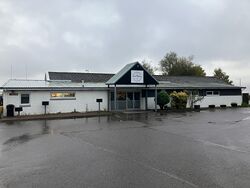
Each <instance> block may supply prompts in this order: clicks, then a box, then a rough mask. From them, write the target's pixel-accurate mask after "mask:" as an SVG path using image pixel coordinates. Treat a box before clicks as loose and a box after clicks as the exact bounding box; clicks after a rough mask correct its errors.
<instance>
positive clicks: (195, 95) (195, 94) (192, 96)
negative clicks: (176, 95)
mask: <svg viewBox="0 0 250 188" xmlns="http://www.w3.org/2000/svg"><path fill="white" fill-rule="evenodd" d="M186 93H187V94H188V101H189V104H190V108H191V109H193V108H194V105H195V103H197V102H199V101H202V100H203V99H204V96H200V94H199V90H190V91H186Z"/></svg>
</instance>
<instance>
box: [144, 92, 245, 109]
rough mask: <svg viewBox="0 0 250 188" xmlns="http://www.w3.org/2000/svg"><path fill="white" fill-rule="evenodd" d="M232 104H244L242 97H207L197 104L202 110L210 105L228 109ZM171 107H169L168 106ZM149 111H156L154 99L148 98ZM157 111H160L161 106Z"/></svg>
mask: <svg viewBox="0 0 250 188" xmlns="http://www.w3.org/2000/svg"><path fill="white" fill-rule="evenodd" d="M231 103H237V104H238V106H240V105H241V103H242V96H241V95H237V96H209V97H208V96H206V97H204V99H203V100H202V101H198V102H197V103H196V104H197V105H200V106H201V108H207V107H208V106H209V105H215V106H216V107H220V105H226V106H228V107H230V106H231ZM189 104H190V103H189V102H188V104H187V107H190V105H189ZM168 106H169V105H168ZM144 108H145V99H144V98H143V99H142V109H144ZM148 109H155V101H154V97H149V98H148ZM157 109H160V108H159V106H158V107H157Z"/></svg>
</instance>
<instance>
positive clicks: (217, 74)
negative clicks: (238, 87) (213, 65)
mask: <svg viewBox="0 0 250 188" xmlns="http://www.w3.org/2000/svg"><path fill="white" fill-rule="evenodd" d="M214 77H216V78H218V79H220V80H223V81H224V82H226V83H228V84H230V85H232V84H233V81H231V80H229V76H228V75H227V74H226V73H225V72H223V71H222V69H221V68H217V69H214Z"/></svg>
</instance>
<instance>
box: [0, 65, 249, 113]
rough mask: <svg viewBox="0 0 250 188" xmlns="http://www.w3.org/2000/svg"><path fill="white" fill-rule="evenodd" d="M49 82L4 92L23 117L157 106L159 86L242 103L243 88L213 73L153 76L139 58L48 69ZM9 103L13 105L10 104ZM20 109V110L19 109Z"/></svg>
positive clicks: (208, 101)
mask: <svg viewBox="0 0 250 188" xmlns="http://www.w3.org/2000/svg"><path fill="white" fill-rule="evenodd" d="M48 74H49V80H15V79H12V80H9V81H7V82H6V83H5V84H4V85H3V86H2V87H1V88H0V89H2V90H3V107H4V115H5V116H6V115H7V108H9V109H10V106H12V108H16V107H22V110H23V111H22V112H21V114H22V115H28V114H43V113H44V108H45V106H44V104H46V103H47V106H46V110H47V112H48V113H67V112H87V111H97V110H98V108H99V105H98V103H97V100H98V101H102V102H101V103H100V109H101V110H104V111H118V110H147V109H156V108H158V107H157V105H156V103H157V100H155V96H157V93H158V92H159V91H160V90H166V91H167V92H172V91H183V90H189V91H197V92H198V93H199V95H200V96H203V97H202V98H203V99H202V100H201V101H198V102H197V103H196V105H200V106H201V107H202V108H204V107H208V106H209V105H215V106H217V107H219V106H221V105H226V106H231V103H237V104H238V105H241V103H242V89H244V87H237V86H233V85H229V84H226V83H225V82H223V81H221V80H218V79H216V78H214V77H190V76H163V75H151V74H149V73H148V72H147V71H146V70H145V69H144V68H143V67H142V66H141V65H140V64H139V63H138V62H135V63H131V64H127V65H126V66H125V67H124V68H123V69H121V70H120V71H119V72H118V73H117V74H101V73H70V72H49V73H48ZM8 106H9V107H8ZM15 113H16V112H15Z"/></svg>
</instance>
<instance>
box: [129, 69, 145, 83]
mask: <svg viewBox="0 0 250 188" xmlns="http://www.w3.org/2000/svg"><path fill="white" fill-rule="evenodd" d="M131 83H135V84H136V83H137V84H138V83H139V84H143V83H144V77H143V71H141V70H131Z"/></svg>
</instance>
